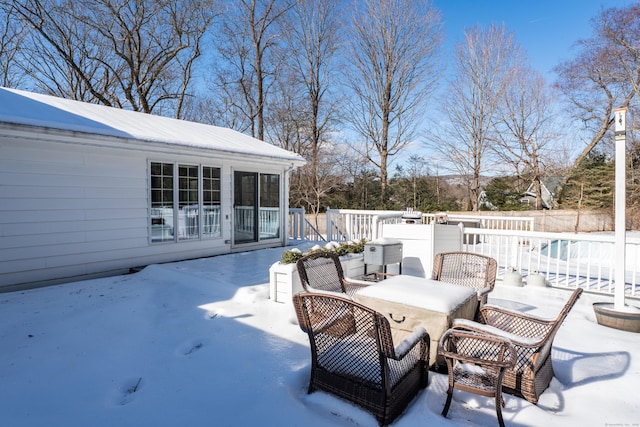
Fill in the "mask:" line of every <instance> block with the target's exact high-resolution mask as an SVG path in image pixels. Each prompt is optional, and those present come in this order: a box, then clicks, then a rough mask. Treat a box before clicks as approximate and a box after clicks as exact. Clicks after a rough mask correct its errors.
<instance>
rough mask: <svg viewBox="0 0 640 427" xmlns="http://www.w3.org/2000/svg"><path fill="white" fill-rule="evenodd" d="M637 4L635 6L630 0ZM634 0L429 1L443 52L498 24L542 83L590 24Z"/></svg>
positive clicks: (589, 27) (589, 32)
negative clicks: (439, 21) (438, 20)
mask: <svg viewBox="0 0 640 427" xmlns="http://www.w3.org/2000/svg"><path fill="white" fill-rule="evenodd" d="M635 1H637V0H635ZM633 3H634V0H535V1H522V0H434V2H433V4H434V5H435V7H436V8H438V9H439V10H440V11H441V13H442V17H443V21H444V28H445V32H446V39H445V45H444V49H445V51H446V52H452V51H453V46H454V43H455V41H456V40H458V39H460V38H461V37H462V34H463V32H464V29H465V28H469V27H472V26H474V25H476V24H479V25H482V26H488V25H490V24H492V23H495V24H504V25H505V27H506V28H507V30H509V31H512V32H514V33H515V35H516V39H517V41H518V42H519V43H520V44H521V45H522V47H523V48H524V49H525V50H526V51H527V53H528V55H529V58H530V60H531V64H532V65H533V67H534V68H536V69H537V70H538V71H540V72H542V73H543V74H544V75H545V76H547V78H548V79H553V78H555V74H554V73H553V68H554V67H555V66H557V65H558V64H559V63H560V62H561V61H564V60H567V59H570V58H571V57H572V55H574V54H575V50H572V48H573V46H574V44H575V42H576V41H578V40H579V39H582V38H587V37H589V36H590V34H591V28H592V26H591V22H590V21H591V19H592V18H595V17H596V16H597V15H598V14H599V13H600V11H601V10H602V9H603V8H604V9H607V8H609V7H624V6H627V5H629V4H633Z"/></svg>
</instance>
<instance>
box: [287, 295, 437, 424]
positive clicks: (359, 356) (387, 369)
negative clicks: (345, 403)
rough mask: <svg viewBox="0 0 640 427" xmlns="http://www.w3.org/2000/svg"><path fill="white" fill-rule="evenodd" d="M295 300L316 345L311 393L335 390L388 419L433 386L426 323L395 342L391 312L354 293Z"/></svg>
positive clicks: (382, 421)
mask: <svg viewBox="0 0 640 427" xmlns="http://www.w3.org/2000/svg"><path fill="white" fill-rule="evenodd" d="M293 304H294V307H295V311H296V315H297V317H298V322H299V323H300V328H301V329H302V330H303V331H305V332H307V334H308V335H309V342H310V346H311V379H310V381H309V390H308V392H309V393H311V392H312V391H314V390H324V391H327V392H329V393H333V394H335V395H337V396H339V397H342V398H344V399H347V400H349V401H351V402H353V403H355V404H357V405H359V406H361V407H362V408H364V409H366V410H367V411H369V412H371V413H373V415H374V416H375V417H376V419H377V420H378V422H379V423H380V425H386V424H389V423H391V422H392V421H393V420H394V419H395V418H396V417H397V416H398V415H400V414H401V413H402V411H403V410H404V409H405V408H406V406H407V405H408V404H409V402H411V400H413V398H414V397H415V396H416V394H417V393H418V392H419V391H420V389H423V388H425V387H426V386H427V382H428V366H429V335H428V334H427V332H426V331H425V330H424V329H423V328H417V329H416V331H415V332H414V333H413V334H411V335H410V336H409V337H407V339H405V340H404V341H403V342H402V343H400V344H399V345H398V346H397V347H394V345H393V341H392V338H391V330H390V328H389V323H388V321H387V320H386V319H385V317H384V316H382V315H381V314H379V313H376V312H375V311H373V310H371V309H369V308H367V307H365V306H363V305H360V304H357V303H355V302H353V301H351V300H349V299H348V298H344V297H340V296H333V295H326V294H319V293H307V292H303V293H299V294H296V295H294V296H293Z"/></svg>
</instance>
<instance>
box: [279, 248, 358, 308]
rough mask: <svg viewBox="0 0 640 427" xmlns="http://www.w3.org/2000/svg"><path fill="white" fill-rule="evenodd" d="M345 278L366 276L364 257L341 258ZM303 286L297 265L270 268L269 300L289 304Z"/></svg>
mask: <svg viewBox="0 0 640 427" xmlns="http://www.w3.org/2000/svg"><path fill="white" fill-rule="evenodd" d="M340 264H342V270H343V271H344V275H345V277H353V278H359V277H361V276H362V275H363V274H364V255H363V254H349V255H344V256H341V257H340ZM302 291H303V289H302V284H301V283H300V276H299V275H298V269H297V268H296V264H295V263H294V264H282V263H281V262H280V261H278V262H276V263H275V264H273V265H272V266H271V267H270V268H269V298H270V299H271V301H275V302H283V303H288V302H291V297H292V296H293V295H294V294H297V293H298V292H302Z"/></svg>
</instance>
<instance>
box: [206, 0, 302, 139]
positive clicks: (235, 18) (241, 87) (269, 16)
mask: <svg viewBox="0 0 640 427" xmlns="http://www.w3.org/2000/svg"><path fill="white" fill-rule="evenodd" d="M291 7H292V2H291V0H285V1H277V0H236V1H235V2H228V3H227V9H226V12H225V15H224V22H223V25H222V27H221V28H220V32H219V37H217V40H216V45H217V47H218V51H219V54H220V56H221V58H222V59H223V60H224V61H223V62H222V63H220V64H219V67H218V70H217V73H218V82H217V84H218V87H219V89H220V90H221V95H220V96H221V97H222V98H223V99H224V101H223V104H225V105H228V106H229V107H230V109H231V110H232V111H233V113H234V114H241V115H242V116H243V120H241V122H244V123H248V125H249V129H250V131H251V136H253V137H255V138H258V139H261V140H264V138H265V107H266V105H267V99H268V95H269V92H270V90H271V88H272V86H273V84H274V82H275V81H276V79H277V76H278V75H279V72H280V68H281V66H282V64H283V63H284V57H283V55H284V52H283V51H282V49H281V47H282V45H283V36H282V34H281V33H280V32H279V31H280V27H279V25H280V23H281V21H282V20H283V19H284V16H285V14H286V13H287V12H288V11H289V9H290V8H291Z"/></svg>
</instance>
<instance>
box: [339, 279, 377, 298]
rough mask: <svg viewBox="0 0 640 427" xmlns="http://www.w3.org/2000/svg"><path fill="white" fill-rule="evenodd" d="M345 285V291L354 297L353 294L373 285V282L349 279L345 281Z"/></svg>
mask: <svg viewBox="0 0 640 427" xmlns="http://www.w3.org/2000/svg"><path fill="white" fill-rule="evenodd" d="M343 283H344V289H345V291H346V292H347V294H348V295H349V296H350V297H352V296H353V294H355V293H356V292H358V291H359V290H360V289H362V288H365V287H367V286H370V285H371V282H367V281H364V280H358V279H347V278H345V279H343Z"/></svg>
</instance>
